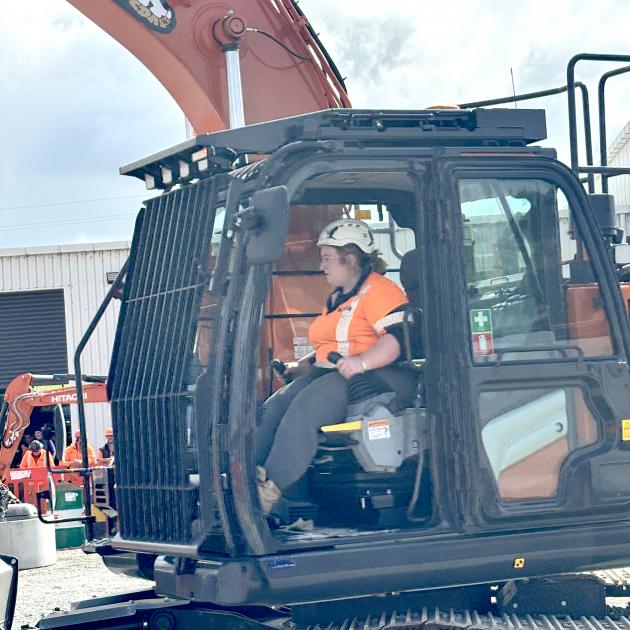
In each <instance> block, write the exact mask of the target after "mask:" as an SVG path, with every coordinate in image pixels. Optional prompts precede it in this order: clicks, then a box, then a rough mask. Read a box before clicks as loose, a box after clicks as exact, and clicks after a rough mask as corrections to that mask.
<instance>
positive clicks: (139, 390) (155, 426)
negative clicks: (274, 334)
mask: <svg viewBox="0 0 630 630" xmlns="http://www.w3.org/2000/svg"><path fill="white" fill-rule="evenodd" d="M214 197H215V184H214V179H207V180H203V181H201V182H199V183H197V184H194V185H191V186H187V187H186V188H183V189H181V190H175V191H172V192H170V193H167V194H165V195H162V196H161V197H157V198H155V199H153V200H151V201H149V202H148V203H147V208H146V210H144V211H142V212H141V214H140V216H139V217H138V221H137V223H136V229H135V233H134V239H133V244H132V250H131V256H130V267H129V272H128V276H127V280H126V284H125V290H124V295H123V304H122V308H121V313H120V318H119V322H118V329H117V331H116V341H115V345H114V354H113V359H112V364H111V369H110V375H109V384H110V388H111V392H110V394H111V402H112V417H113V425H114V432H115V436H116V499H117V503H118V507H119V516H120V533H121V535H122V537H123V538H124V539H126V540H142V541H153V542H165V543H179V544H184V543H187V542H190V540H191V522H192V520H193V518H194V515H195V504H196V493H195V489H194V488H193V487H192V486H191V485H190V483H189V481H188V475H189V473H190V472H195V471H194V465H193V464H191V462H194V461H195V457H194V453H193V452H192V449H191V448H189V447H188V446H187V422H189V420H190V415H191V413H192V410H191V398H190V393H189V392H187V383H186V374H187V372H188V366H189V362H190V360H191V358H192V353H193V346H194V341H195V332H196V321H197V313H198V309H199V305H200V301H201V297H202V294H203V290H204V284H205V282H204V278H205V274H204V273H203V268H204V266H205V261H206V257H207V252H208V248H209V245H210V237H211V231H212V226H213V220H214V209H215V206H216V203H215V199H214ZM191 455H192V456H191Z"/></svg>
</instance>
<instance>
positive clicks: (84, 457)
mask: <svg viewBox="0 0 630 630" xmlns="http://www.w3.org/2000/svg"><path fill="white" fill-rule="evenodd" d="M128 264H129V259H127V260H126V261H125V264H124V265H123V266H122V268H121V270H120V271H119V272H118V275H117V276H116V279H115V280H114V283H113V284H112V286H111V287H110V289H109V291H108V292H107V295H106V296H105V298H104V299H103V301H102V302H101V305H100V306H99V307H98V310H97V311H96V314H95V315H94V317H93V318H92V321H91V322H90V325H89V326H88V327H87V330H86V331H85V333H84V334H83V337H81V341H79V344H78V345H77V349H76V350H75V352H74V373H75V376H76V388H77V405H78V408H79V431H80V432H81V462H82V464H83V468H81V469H79V470H78V471H76V472H78V474H80V475H81V476H82V477H83V491H84V494H85V513H86V515H87V516H90V514H91V512H92V497H91V494H90V472H91V471H90V467H89V459H88V451H87V429H86V427H85V401H84V400H83V376H82V374H81V354H82V353H83V350H84V349H85V346H86V345H87V343H88V341H89V340H90V337H91V336H92V333H93V332H94V330H95V329H96V326H97V325H98V323H99V322H100V321H101V318H102V317H103V314H104V313H105V311H106V310H107V307H108V306H109V303H110V302H111V301H112V299H113V298H114V297H116V296H117V295H119V291H120V288H121V287H122V284H123V281H124V279H125V275H126V274H127V266H128ZM85 528H86V533H87V539H88V541H90V540H93V539H94V522H93V521H92V520H90V519H88V520H86V522H85Z"/></svg>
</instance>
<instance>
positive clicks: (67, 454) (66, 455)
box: [63, 442, 96, 466]
mask: <svg viewBox="0 0 630 630" xmlns="http://www.w3.org/2000/svg"><path fill="white" fill-rule="evenodd" d="M87 452H88V466H96V455H95V454H94V449H93V448H92V447H91V446H90V445H89V444H88V445H87ZM75 459H78V460H81V449H80V448H77V447H76V445H75V443H74V442H73V443H72V444H70V446H68V447H67V448H66V450H65V451H64V452H63V462H64V464H66V465H70V462H71V461H73V460H75Z"/></svg>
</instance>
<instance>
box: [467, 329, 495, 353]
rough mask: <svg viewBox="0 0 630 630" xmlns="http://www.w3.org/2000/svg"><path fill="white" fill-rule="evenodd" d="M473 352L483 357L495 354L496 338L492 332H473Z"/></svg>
mask: <svg viewBox="0 0 630 630" xmlns="http://www.w3.org/2000/svg"><path fill="white" fill-rule="evenodd" d="M472 347H473V354H474V355H475V356H476V357H483V356H487V355H489V354H494V339H493V337H492V333H491V332H482V333H472Z"/></svg>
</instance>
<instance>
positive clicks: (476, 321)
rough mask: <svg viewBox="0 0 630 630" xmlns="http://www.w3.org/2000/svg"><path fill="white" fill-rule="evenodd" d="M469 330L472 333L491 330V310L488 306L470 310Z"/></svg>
mask: <svg viewBox="0 0 630 630" xmlns="http://www.w3.org/2000/svg"><path fill="white" fill-rule="evenodd" d="M470 331H471V332H472V333H485V332H492V312H491V311H490V309H489V308H473V309H471V310H470Z"/></svg>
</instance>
